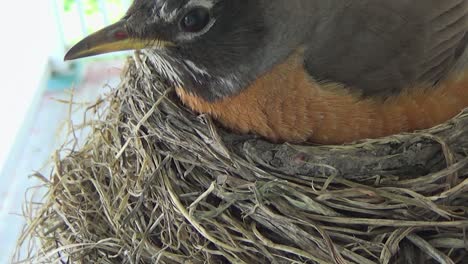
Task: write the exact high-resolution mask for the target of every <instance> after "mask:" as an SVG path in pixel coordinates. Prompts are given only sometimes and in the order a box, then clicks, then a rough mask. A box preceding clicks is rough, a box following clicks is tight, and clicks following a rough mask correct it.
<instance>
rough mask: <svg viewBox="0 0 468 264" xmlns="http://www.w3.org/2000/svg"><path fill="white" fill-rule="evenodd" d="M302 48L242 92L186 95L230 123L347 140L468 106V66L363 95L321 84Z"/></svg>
mask: <svg viewBox="0 0 468 264" xmlns="http://www.w3.org/2000/svg"><path fill="white" fill-rule="evenodd" d="M300 58H301V56H300V54H298V53H296V54H294V55H292V56H290V57H289V58H288V59H287V60H286V61H285V62H284V63H281V64H278V65H277V66H275V67H274V68H273V69H272V70H271V71H270V72H268V73H267V74H265V75H263V76H260V77H259V78H258V79H257V80H256V81H255V82H254V83H253V84H252V85H251V86H249V87H247V88H246V89H245V90H243V91H242V92H241V93H240V94H238V95H236V96H232V97H229V98H225V99H222V100H220V101H216V102H207V101H205V100H203V99H201V98H199V97H197V96H194V95H193V94H190V93H187V92H186V91H185V90H184V89H183V88H181V87H179V88H178V89H177V94H178V95H179V97H180V98H181V100H182V101H183V102H184V103H185V104H186V105H187V106H189V107H190V108H191V109H193V110H194V111H196V112H199V113H207V114H210V115H212V116H213V117H214V118H215V119H216V120H218V121H219V122H220V123H221V124H222V125H224V126H225V127H227V128H229V129H231V130H234V131H237V132H240V133H254V134H257V135H260V136H263V137H265V138H267V139H269V140H271V141H274V142H292V143H300V142H313V143H320V144H341V143H346V142H351V141H355V140H359V139H365V138H378V137H382V136H387V135H391V134H396V133H400V132H408V131H414V130H418V129H424V128H430V127H432V126H435V125H437V124H440V123H443V122H444V121H447V120H448V119H450V118H452V117H454V116H455V115H456V114H458V113H459V112H460V111H462V110H463V109H464V108H465V107H467V106H468V72H466V73H465V74H462V75H459V76H456V77H453V78H449V79H448V80H447V81H445V82H443V83H441V84H439V85H438V87H437V88H434V87H429V86H423V85H421V86H420V87H411V88H409V89H407V91H406V92H403V93H401V94H400V95H398V96H395V97H393V98H391V99H388V100H386V101H381V100H372V98H369V99H360V98H359V97H358V96H354V95H352V94H350V93H349V92H347V90H346V89H345V88H343V87H342V86H341V85H339V84H326V85H323V84H320V83H317V82H316V81H314V80H313V79H312V78H311V77H310V76H309V74H308V73H307V72H305V71H304V67H303V62H302V60H301V59H300Z"/></svg>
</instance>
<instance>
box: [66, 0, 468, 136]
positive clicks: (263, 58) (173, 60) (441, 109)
mask: <svg viewBox="0 0 468 264" xmlns="http://www.w3.org/2000/svg"><path fill="white" fill-rule="evenodd" d="M467 29H468V0H443V1H442V0H392V1H388V0H287V1H285V0H252V1H249V0H135V1H134V2H133V4H132V6H131V7H130V9H129V10H128V12H127V13H126V15H125V16H124V18H123V19H122V20H120V21H118V22H117V23H115V24H113V25H111V26H109V27H106V28H104V29H102V30H100V31H98V32H96V33H94V34H92V35H91V36H89V37H87V38H85V39H84V40H82V41H81V42H79V43H78V44H77V45H75V46H74V47H73V48H72V49H71V50H70V51H69V52H68V54H67V55H66V56H65V59H66V60H71V59H77V58H81V57H86V56H92V55H97V54H102V53H107V52H113V51H121V50H133V49H136V50H142V51H143V52H144V53H146V54H147V55H148V60H149V61H150V63H151V65H152V66H153V67H154V69H155V71H157V72H158V73H159V74H160V75H161V76H163V77H164V78H166V79H167V80H168V81H170V82H172V83H173V84H174V85H175V87H176V91H177V94H178V96H179V97H180V99H181V100H182V102H183V103H185V104H186V105H187V106H189V107H190V108H191V109H193V110H194V111H196V112H199V113H207V114H210V115H212V116H213V117H214V118H215V119H216V120H218V121H219V122H220V123H221V124H222V125H224V126H225V127H227V128H230V129H232V130H234V131H237V132H241V133H255V134H258V135H261V136H263V137H265V138H267V139H270V140H272V141H275V142H285V141H286V142H294V143H299V142H314V143H321V144H339V143H345V142H350V141H354V140H359V139H364V138H377V137H382V136H386V135H390V134H395V133H400V132H405V131H414V130H418V129H424V128H429V127H432V126H435V125H437V124H439V123H442V122H444V121H446V120H448V119H450V118H452V117H454V116H455V115H456V114H457V113H459V112H460V111H461V110H463V109H464V108H465V107H467V106H468V71H467V70H468V51H466V47H467V43H468V37H467V36H468V34H467Z"/></svg>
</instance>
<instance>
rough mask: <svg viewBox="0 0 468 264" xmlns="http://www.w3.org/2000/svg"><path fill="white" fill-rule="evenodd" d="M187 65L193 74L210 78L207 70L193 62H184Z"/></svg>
mask: <svg viewBox="0 0 468 264" xmlns="http://www.w3.org/2000/svg"><path fill="white" fill-rule="evenodd" d="M184 62H185V64H186V65H187V67H188V68H189V69H188V70H189V71H190V72H193V73H198V74H201V75H204V76H210V73H209V72H208V71H207V70H206V69H202V68H200V67H198V66H197V65H196V64H195V63H194V62H193V61H191V60H184Z"/></svg>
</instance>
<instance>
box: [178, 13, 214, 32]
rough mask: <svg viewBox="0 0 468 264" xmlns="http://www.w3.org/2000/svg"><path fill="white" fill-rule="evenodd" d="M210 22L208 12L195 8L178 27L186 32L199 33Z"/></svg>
mask: <svg viewBox="0 0 468 264" xmlns="http://www.w3.org/2000/svg"><path fill="white" fill-rule="evenodd" d="M209 22H210V12H209V11H208V10H207V9H205V8H201V7H198V8H195V9H192V10H191V11H189V12H188V13H187V14H186V15H185V16H184V17H183V18H182V20H181V21H180V27H181V28H182V30H183V31H186V32H191V33H195V32H199V31H201V30H203V29H204V28H205V27H206V26H207V25H208V23H209Z"/></svg>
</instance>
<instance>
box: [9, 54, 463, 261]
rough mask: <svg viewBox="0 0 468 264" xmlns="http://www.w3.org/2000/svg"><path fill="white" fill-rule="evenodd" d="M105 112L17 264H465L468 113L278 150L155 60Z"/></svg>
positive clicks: (69, 163)
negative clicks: (353, 139)
mask: <svg viewBox="0 0 468 264" xmlns="http://www.w3.org/2000/svg"><path fill="white" fill-rule="evenodd" d="M103 102H104V103H101V104H97V105H95V106H92V107H91V109H94V110H95V112H96V115H95V116H94V117H93V118H91V119H89V118H88V120H87V122H86V127H87V128H88V129H91V133H90V135H89V136H88V137H87V139H86V142H85V143H84V144H83V145H82V146H80V147H76V144H74V145H73V144H72V145H73V146H74V147H72V148H69V149H62V150H61V153H62V157H60V158H57V159H56V160H55V168H54V170H53V172H52V174H51V175H50V177H49V178H48V179H46V178H45V177H42V179H43V180H44V181H45V182H46V185H47V189H48V191H47V195H46V196H45V198H44V201H43V203H42V204H41V205H40V206H37V205H31V206H29V207H28V210H29V211H28V212H27V215H30V217H29V218H28V219H27V220H28V225H27V226H26V227H25V230H24V234H23V236H22V237H21V238H20V241H19V244H20V245H23V247H24V246H25V245H29V246H30V247H31V252H34V253H31V254H29V255H20V254H19V253H18V254H17V255H16V260H19V261H26V262H27V261H31V262H33V263H56V262H58V261H62V262H64V263H65V262H66V261H67V260H69V261H70V262H68V263H249V264H251V263H340V264H341V263H358V264H371V263H466V259H467V258H468V256H467V255H468V254H467V248H468V240H467V232H466V227H468V192H467V190H468V177H467V175H468V155H467V150H468V112H466V113H462V114H460V115H459V116H458V117H456V118H455V119H453V120H451V121H449V122H447V123H446V124H443V125H441V126H438V127H435V128H433V129H430V130H427V131H421V132H417V133H412V134H402V135H396V136H391V137H387V138H384V139H379V140H368V141H363V142H358V143H355V144H350V145H344V146H305V145H302V146H299V145H290V144H272V143H269V142H267V141H264V140H262V139H259V138H255V137H253V136H240V135H235V134H231V133H229V132H227V131H225V130H223V129H222V128H219V127H218V126H217V125H216V123H215V122H213V121H212V120H211V119H210V117H208V116H203V115H202V116H200V115H196V114H194V113H192V112H190V111H189V110H187V109H186V108H185V107H184V106H183V105H181V103H180V102H179V101H178V99H177V97H176V96H175V93H174V92H173V89H172V88H170V87H169V85H167V84H166V83H164V81H162V80H161V79H160V78H159V77H158V75H157V74H156V73H155V72H153V70H152V67H151V65H150V62H149V60H147V57H145V55H142V54H136V55H135V57H134V58H132V59H129V61H128V64H127V67H126V69H125V70H124V74H123V80H122V82H121V85H120V86H119V87H118V88H117V89H115V90H114V91H113V92H112V93H111V94H110V95H109V96H108V97H107V98H105V99H104V100H103ZM103 113H104V115H103ZM63 153H65V154H63ZM28 241H29V242H31V241H35V242H36V243H29V244H27V242H28Z"/></svg>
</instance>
